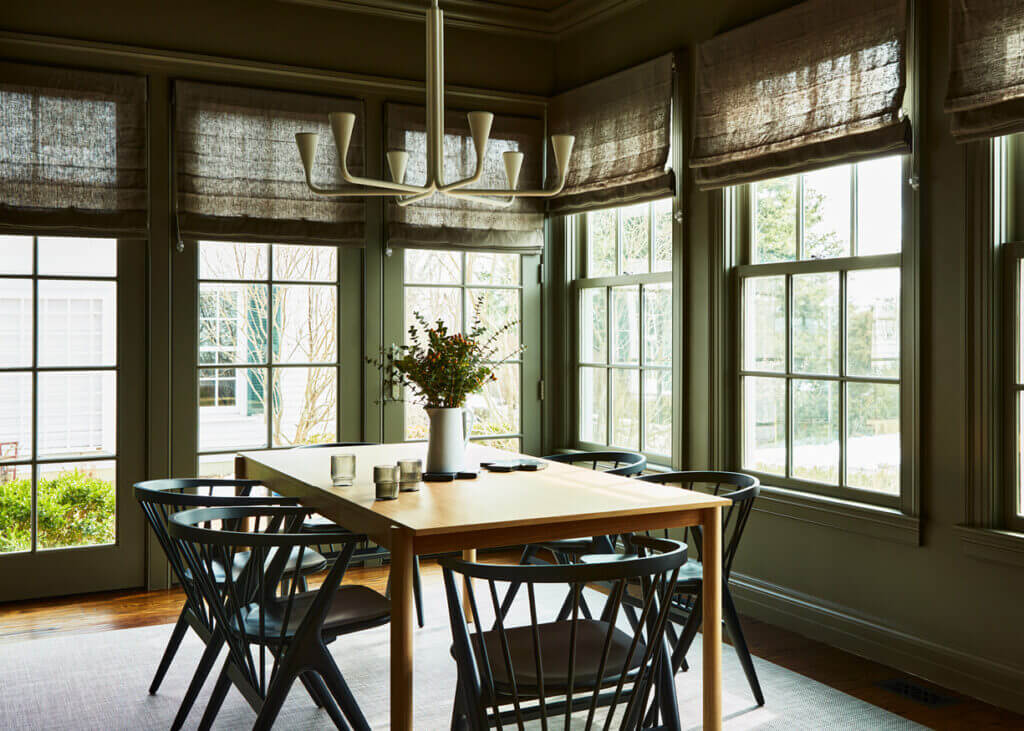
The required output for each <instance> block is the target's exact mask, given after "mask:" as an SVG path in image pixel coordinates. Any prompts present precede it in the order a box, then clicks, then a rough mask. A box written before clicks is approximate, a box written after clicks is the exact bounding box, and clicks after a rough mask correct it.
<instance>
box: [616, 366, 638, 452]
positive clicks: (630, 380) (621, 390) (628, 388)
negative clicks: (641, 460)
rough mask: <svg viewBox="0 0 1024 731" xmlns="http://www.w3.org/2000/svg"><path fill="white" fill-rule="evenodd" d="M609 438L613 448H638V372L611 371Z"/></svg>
mask: <svg viewBox="0 0 1024 731" xmlns="http://www.w3.org/2000/svg"><path fill="white" fill-rule="evenodd" d="M611 436H612V438H611V442H610V444H611V445H613V446H616V447H625V448H627V449H639V448H640V371H637V370H625V369H622V368H613V369H612V435H611Z"/></svg>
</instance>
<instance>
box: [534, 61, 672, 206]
mask: <svg viewBox="0 0 1024 731" xmlns="http://www.w3.org/2000/svg"><path fill="white" fill-rule="evenodd" d="M672 76H673V56H672V54H667V55H665V56H661V57H659V58H656V59H654V60H652V61H648V62H647V63H644V64H641V65H639V66H635V67H633V68H631V69H626V70H625V71H621V72H619V73H617V74H614V75H613V76H609V77H607V78H604V79H601V80H599V81H595V82H593V83H590V84H587V85H586V86H581V87H579V88H578V89H573V90H571V91H567V92H565V93H564V94H559V95H558V96H556V97H554V98H553V99H552V100H551V104H550V106H549V107H548V124H549V127H550V131H551V133H552V134H571V135H575V136H576V144H575V145H574V147H573V151H572V159H571V160H570V161H569V177H568V180H567V181H566V185H565V190H564V191H563V193H562V194H561V195H560V196H558V197H557V198H554V199H552V200H551V201H549V204H548V210H549V211H550V212H551V213H560V214H567V213H579V212H582V211H587V210H594V209H597V208H604V207H608V206H617V205H625V204H627V203H639V202H642V201H645V200H654V199H655V198H662V197H664V196H666V195H671V194H672V193H673V191H674V189H675V183H674V177H673V175H672V171H671V170H669V169H668V165H669V152H670V149H671V142H672ZM549 177H550V178H551V179H554V178H555V174H554V169H553V165H551V164H549Z"/></svg>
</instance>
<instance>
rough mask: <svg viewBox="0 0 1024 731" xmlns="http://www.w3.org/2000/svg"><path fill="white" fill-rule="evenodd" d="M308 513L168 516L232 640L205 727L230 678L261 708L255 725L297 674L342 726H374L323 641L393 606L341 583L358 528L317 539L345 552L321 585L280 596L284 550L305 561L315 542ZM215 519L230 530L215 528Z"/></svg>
mask: <svg viewBox="0 0 1024 731" xmlns="http://www.w3.org/2000/svg"><path fill="white" fill-rule="evenodd" d="M308 515H309V510H307V509H306V508H302V507H249V508H199V509H196V510H188V511H183V512H180V513H176V514H174V515H172V516H171V518H170V522H169V525H168V532H169V534H170V535H171V537H172V538H173V539H174V540H175V541H176V542H177V543H178V547H179V550H180V551H181V554H182V555H183V556H184V557H185V560H186V562H187V563H188V567H189V569H190V571H191V572H192V573H193V575H195V576H196V584H197V586H198V587H199V588H200V590H201V591H202V593H203V595H204V597H205V599H206V602H207V604H208V605H209V606H210V607H211V608H212V609H213V617H214V626H215V627H216V628H217V629H218V630H219V631H220V633H221V634H222V635H223V636H224V638H225V641H226V644H227V646H228V653H227V658H226V659H225V661H224V666H223V669H222V670H221V673H220V676H219V677H218V678H217V684H216V686H215V687H214V690H213V694H212V695H211V697H210V701H209V704H208V705H207V707H206V711H205V713H204V714H203V718H202V721H201V722H200V726H199V727H200V728H201V729H208V728H210V726H211V725H212V723H213V720H214V719H215V718H216V716H217V713H218V712H219V710H220V707H221V705H222V703H223V702H224V697H225V695H226V694H227V691H228V689H229V688H230V686H231V684H232V683H234V684H235V686H236V687H237V688H238V689H239V691H240V692H241V694H242V696H243V697H245V699H246V700H247V701H248V702H249V704H250V705H251V706H252V708H253V710H255V711H256V713H257V714H258V715H257V718H256V723H255V724H254V726H253V728H254V729H269V728H271V726H272V725H273V723H274V720H275V719H276V718H277V715H278V713H279V712H280V710H281V706H282V705H283V704H284V701H285V699H286V698H287V696H288V692H289V690H290V689H291V686H292V685H293V683H294V681H295V680H296V678H298V679H300V680H301V681H302V683H303V684H304V685H305V686H306V689H307V691H308V692H309V694H310V696H311V697H312V698H313V700H314V702H315V703H316V704H317V705H318V706H321V707H324V708H325V709H326V711H327V713H328V715H329V716H330V718H331V720H332V721H333V722H334V723H335V725H336V726H337V727H338V728H340V729H348V728H350V726H351V727H354V728H356V729H362V730H365V731H369V728H370V726H369V724H368V722H367V720H366V718H365V716H364V715H363V713H362V711H361V710H360V708H359V705H358V704H357V703H356V700H355V697H354V696H353V695H352V692H351V690H350V689H349V687H348V685H347V683H346V682H345V679H344V678H343V677H342V675H341V671H340V670H339V669H338V666H337V664H336V663H335V661H334V658H333V657H332V656H331V653H330V652H329V651H328V650H327V647H326V646H327V644H328V643H331V642H333V641H334V640H335V639H336V638H338V637H340V636H341V635H345V634H349V633H352V632H358V631H360V630H363V629H369V628H371V627H377V626H380V625H382V624H386V623H387V622H388V621H390V616H391V603H390V602H389V601H388V599H387V598H386V597H384V596H383V595H381V594H379V593H377V592H375V591H374V590H372V589H370V588H368V587H365V586H358V585H347V586H341V585H340V584H341V580H342V578H343V576H344V573H345V570H346V568H347V567H348V564H349V561H350V559H351V558H352V554H353V552H354V550H355V547H356V545H357V544H358V543H359V541H360V540H362V539H363V536H360V535H356V534H352V533H334V534H322V535H321V536H319V538H327V539H329V540H330V542H331V543H334V544H337V545H339V546H342V549H341V552H340V554H339V555H338V558H337V560H336V561H335V562H334V565H333V566H332V567H331V570H330V571H329V572H328V573H327V576H326V577H325V578H324V581H323V584H322V585H321V586H320V588H319V589H318V590H317V591H307V592H301V591H297V583H296V582H291V583H290V585H289V590H288V591H287V592H286V593H285V594H284V595H279V593H278V591H277V587H278V585H279V583H280V579H281V575H282V572H283V571H284V567H285V561H286V559H287V557H288V555H289V554H290V553H291V552H292V551H297V552H298V556H299V559H300V561H301V558H302V556H303V555H304V554H305V553H306V552H307V551H309V550H311V549H310V547H309V546H310V544H311V543H312V542H313V541H315V540H317V538H318V537H315V536H313V535H311V534H309V533H304V532H302V531H301V526H302V521H303V520H304V519H305V518H306V517H307V516H308ZM218 521H220V522H221V524H222V526H228V527H222V528H219V529H218V528H215V527H212V526H214V525H215V524H216V523H217V522H218ZM230 526H236V527H248V528H249V530H247V531H242V530H231V529H229V527H230ZM244 553H248V554H249V559H248V560H247V561H246V562H245V563H244V565H243V567H242V571H241V572H240V573H239V574H237V575H234V574H232V575H231V576H229V577H228V579H227V580H226V581H224V582H218V581H217V579H216V572H215V569H214V566H215V565H216V564H217V563H218V562H220V563H225V564H227V565H233V564H234V563H235V561H236V557H237V556H238V555H239V554H244Z"/></svg>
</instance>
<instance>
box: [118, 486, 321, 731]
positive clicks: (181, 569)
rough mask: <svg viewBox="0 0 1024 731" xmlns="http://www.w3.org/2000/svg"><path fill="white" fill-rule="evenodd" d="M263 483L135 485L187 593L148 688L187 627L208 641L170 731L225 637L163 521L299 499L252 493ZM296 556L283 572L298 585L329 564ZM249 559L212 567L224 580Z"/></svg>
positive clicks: (311, 555)
mask: <svg viewBox="0 0 1024 731" xmlns="http://www.w3.org/2000/svg"><path fill="white" fill-rule="evenodd" d="M261 487H262V485H261V483H260V482H258V481H256V480H230V479H227V480H222V479H203V478H198V479H165V480H148V481H145V482H139V483H137V484H136V485H135V499H136V500H138V502H139V506H140V507H141V508H142V512H143V514H144V515H145V516H146V521H147V522H148V523H149V526H150V528H151V529H152V531H153V535H154V536H155V537H156V539H157V541H158V542H159V543H160V547H161V548H163V550H164V554H165V555H166V556H167V562H168V563H169V564H170V567H171V572H172V573H173V575H174V578H175V579H176V580H177V581H178V584H179V585H180V586H181V588H182V590H183V591H184V593H185V603H184V605H182V607H181V613H180V614H179V615H178V621H177V622H176V623H175V625H174V629H173V630H172V631H171V637H170V639H169V640H168V642H167V647H166V649H165V650H164V654H163V656H162V657H161V658H160V664H159V665H158V666H157V670H156V674H155V675H154V677H153V682H152V683H151V684H150V686H149V692H150V693H156V692H157V691H158V690H159V689H160V685H161V683H162V682H163V679H164V676H165V675H166V673H167V670H168V668H170V666H171V662H172V661H173V660H174V656H175V655H176V654H177V652H178V648H179V647H180V646H181V642H182V640H183V639H184V637H185V634H186V632H188V629H189V628H190V627H191V628H192V630H193V631H194V632H195V633H196V634H197V635H198V636H199V638H200V639H202V641H203V642H204V643H205V644H206V650H205V651H204V652H203V655H202V657H201V658H200V661H199V665H198V666H197V667H196V671H195V673H194V675H193V676H192V681H191V683H190V684H189V687H188V690H187V691H186V693H185V697H184V698H183V699H182V701H181V705H180V706H179V708H178V713H177V715H176V716H175V718H174V722H173V723H172V724H171V729H172V731H176V729H179V728H181V726H182V724H184V722H185V719H186V718H187V717H188V713H189V711H190V710H191V708H192V705H193V704H194V703H195V700H196V696H198V695H199V691H200V689H201V688H202V686H203V683H204V682H205V681H206V678H207V676H209V674H210V670H211V669H212V667H213V663H214V662H215V661H216V659H217V654H218V653H219V652H220V650H221V648H222V647H223V645H224V641H223V639H222V638H220V637H219V636H218V635H216V634H215V632H214V628H213V616H212V610H211V609H210V607H209V605H208V604H207V603H206V599H205V598H204V596H203V594H202V592H200V591H199V590H198V588H197V587H196V584H195V581H194V580H193V575H192V572H191V570H190V569H189V567H188V565H187V563H186V562H185V559H184V558H183V557H182V555H181V552H180V551H179V550H178V547H177V544H176V543H175V542H174V541H173V540H171V538H170V536H169V535H168V533H167V522H168V520H169V518H170V516H171V515H173V514H174V513H176V512H178V511H181V510H189V509H192V508H200V507H226V506H236V507H238V506H253V505H298V501H297V500H295V499H293V498H285V497H279V496H268V495H253V494H252V492H253V490H254V489H255V488H261ZM298 558H299V557H298V555H297V554H295V553H293V554H292V555H290V556H289V559H288V562H287V564H286V565H285V570H284V575H285V577H288V578H289V579H290V580H291V581H293V582H297V583H298V584H299V586H303V584H304V581H305V579H304V575H305V574H309V573H313V572H316V571H320V570H322V569H323V568H325V566H326V565H327V562H326V560H325V559H324V557H323V556H321V555H320V554H318V553H316V552H315V551H310V552H308V553H307V554H305V555H304V556H303V557H302V560H301V561H299V560H298ZM247 560H248V558H247V555H246V554H245V553H244V552H242V553H239V554H238V555H237V556H236V561H237V563H235V564H222V563H219V562H218V563H216V564H215V565H214V571H215V572H216V577H217V580H218V581H223V580H224V577H225V576H227V575H228V574H229V573H232V574H236V575H237V574H238V573H239V572H240V571H241V566H242V565H243V564H244V563H245V562H246V561H247ZM228 566H230V567H231V570H230V571H228V570H227V567H228Z"/></svg>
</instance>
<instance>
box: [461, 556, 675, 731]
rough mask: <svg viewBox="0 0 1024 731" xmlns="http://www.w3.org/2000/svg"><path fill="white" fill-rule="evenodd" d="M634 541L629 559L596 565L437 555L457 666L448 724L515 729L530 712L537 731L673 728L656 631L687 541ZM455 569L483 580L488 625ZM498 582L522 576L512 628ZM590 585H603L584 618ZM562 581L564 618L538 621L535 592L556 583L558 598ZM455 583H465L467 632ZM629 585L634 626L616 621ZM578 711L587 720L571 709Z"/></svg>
mask: <svg viewBox="0 0 1024 731" xmlns="http://www.w3.org/2000/svg"><path fill="white" fill-rule="evenodd" d="M635 545H636V547H637V548H638V549H639V554H638V555H637V556H634V557H632V559H631V560H627V561H619V562H614V563H607V564H598V565H586V564H548V565H543V566H515V565H513V566H509V565H496V564H481V563H470V562H466V561H463V560H461V559H456V558H444V559H441V566H442V567H443V569H444V585H445V591H446V593H447V597H448V615H449V619H450V622H451V628H452V639H453V645H452V654H453V655H454V656H455V660H456V664H457V666H458V687H457V692H456V699H455V707H454V710H453V717H452V728H453V729H469V730H470V731H483V729H489V728H494V727H497V728H503V727H505V726H508V727H516V728H519V729H523V728H525V724H526V723H527V722H532V721H536V720H538V719H539V720H540V727H541V728H542V729H545V730H546V729H547V728H548V722H549V721H552V720H554V721H555V722H556V723H560V724H562V725H560V726H559V727H560V728H565V729H568V728H570V727H571V728H586V729H591V728H595V727H598V728H604V729H606V730H607V729H610V728H616V729H637V728H641V727H644V728H662V729H678V728H679V711H678V707H677V705H676V696H675V687H674V685H673V679H672V672H671V658H670V656H669V651H668V647H667V644H666V642H665V636H664V633H665V629H666V627H667V625H668V621H669V612H670V609H671V606H670V602H669V601H668V599H669V598H670V597H671V596H672V592H673V591H674V588H675V582H676V579H677V577H678V575H679V571H680V568H681V567H682V566H683V565H684V564H685V562H686V546H685V545H683V544H682V543H680V542H678V541H672V540H666V539H661V538H648V537H639V538H637V540H636V544H635ZM457 575H458V576H459V577H462V578H464V579H475V580H479V581H480V585H481V587H486V590H485V591H484V594H485V599H484V600H483V604H484V607H485V608H487V599H488V598H489V599H490V602H489V603H490V611H491V612H493V613H494V618H495V619H494V624H493V626H492V628H491V629H489V630H484V629H483V627H484V626H485V622H486V620H487V619H488V618H487V617H484V616H482V614H481V610H480V606H479V603H478V601H477V597H476V591H475V590H474V588H473V584H472V581H470V582H464V581H460V580H459V579H458V578H456V576H457ZM499 582H502V583H505V582H515V583H519V584H525V586H526V592H525V594H526V596H527V603H528V607H529V614H528V616H527V617H526V618H525V620H524V621H523V622H522V623H520V624H518V625H515V626H513V624H512V623H513V620H514V617H511V618H510V617H507V616H505V615H504V613H503V612H502V608H501V602H500V601H499V598H498V589H497V586H496V585H497V583H499ZM592 583H603V584H605V585H608V586H610V589H609V592H608V595H607V598H606V601H605V605H604V608H603V611H602V613H601V615H600V618H598V619H588V618H584V617H582V616H581V611H580V605H581V600H582V594H583V590H584V587H586V586H587V585H588V584H592ZM566 584H568V585H569V587H570V593H571V596H572V598H573V599H572V603H571V611H570V614H569V617H568V618H566V619H561V620H560V619H554V620H553V621H545V619H544V618H543V617H542V614H544V613H545V612H544V607H542V606H539V602H538V594H540V598H541V599H544V598H545V596H546V595H547V594H548V593H550V592H548V591H547V590H546V589H545V585H557V586H559V589H557V590H556V592H557V593H556V594H555V597H561V587H564V586H565V585H566ZM460 586H465V587H466V589H465V591H466V599H467V601H468V604H469V607H470V611H471V613H472V617H473V625H472V627H473V628H472V630H471V629H470V628H469V627H468V626H467V623H466V619H465V614H464V611H463V602H462V598H461V597H460V592H459V587H460ZM627 593H628V594H630V595H631V597H632V599H633V601H634V602H635V603H636V604H637V606H638V608H639V612H640V616H639V622H638V624H637V625H635V626H634V627H633V628H632V629H631V625H629V624H625V623H623V622H621V621H620V619H621V616H622V615H621V613H620V610H621V609H622V607H623V600H624V597H625V596H626V595H627ZM553 608H554V605H552V606H551V607H549V609H551V610H553ZM550 614H551V615H554V611H550ZM599 711H600V714H599V713H598V712H599ZM584 713H585V714H586V715H585V721H584V720H583V719H582V718H580V717H579V716H577V715H576V714H584ZM574 716H575V718H574ZM601 716H604V718H603V719H602V718H601ZM645 719H647V720H649V721H650V723H647V724H645V723H644V721H645ZM581 723H582V724H583V725H582V726H581V725H580V724H581ZM613 723H614V725H613ZM531 727H532V725H531Z"/></svg>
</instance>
